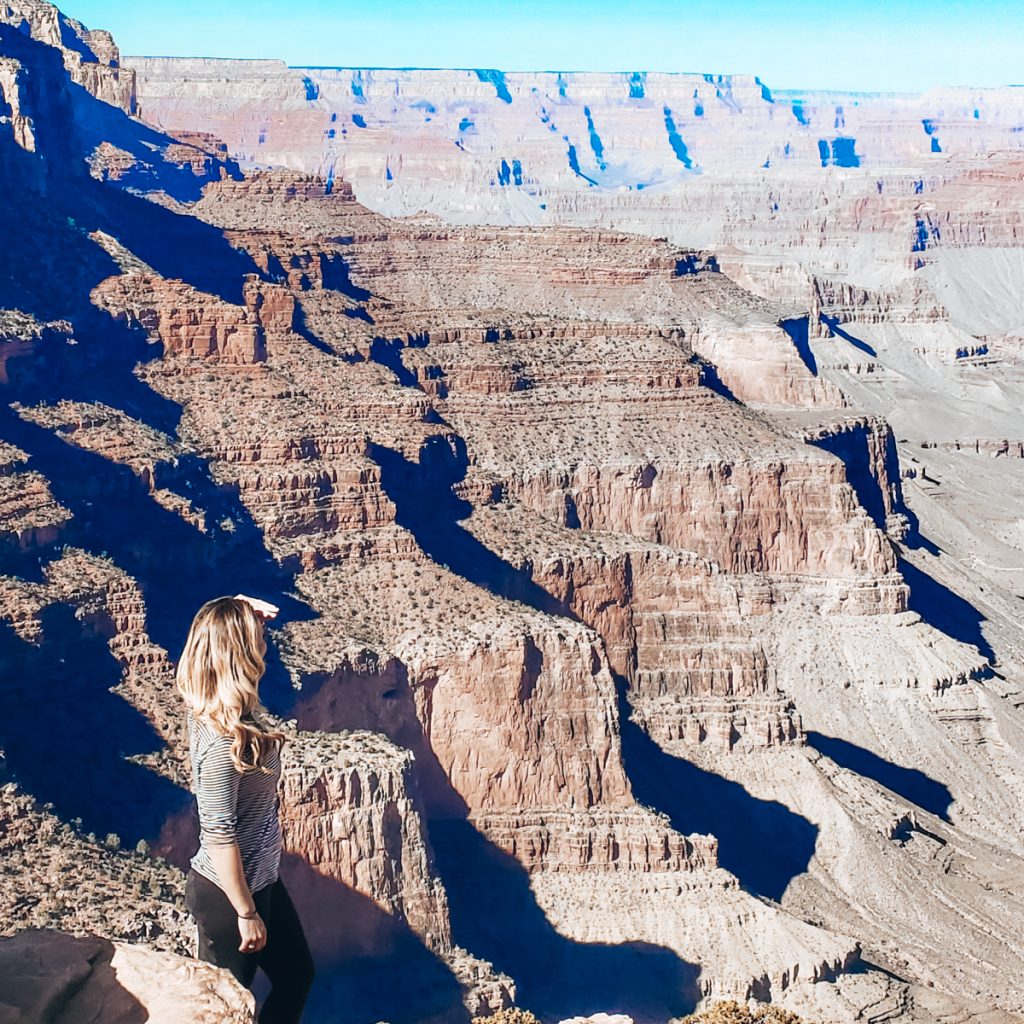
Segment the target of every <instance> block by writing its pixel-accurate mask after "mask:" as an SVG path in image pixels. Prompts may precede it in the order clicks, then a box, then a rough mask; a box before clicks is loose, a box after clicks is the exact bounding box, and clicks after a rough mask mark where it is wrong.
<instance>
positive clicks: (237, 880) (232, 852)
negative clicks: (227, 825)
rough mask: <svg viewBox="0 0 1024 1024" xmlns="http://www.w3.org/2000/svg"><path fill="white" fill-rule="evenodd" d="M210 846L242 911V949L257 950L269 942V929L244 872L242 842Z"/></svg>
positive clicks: (219, 875) (233, 901)
mask: <svg viewBox="0 0 1024 1024" xmlns="http://www.w3.org/2000/svg"><path fill="white" fill-rule="evenodd" d="M209 849H210V860H211V861H212V863H213V870H214V871H216V872H217V878H218V879H220V886H221V888H222V889H223V890H224V893H225V895H226V896H227V898H228V899H229V900H231V905H232V906H233V907H234V908H235V912H236V913H237V914H238V935H239V938H240V940H241V942H240V944H239V947H238V948H239V950H240V951H241V952H243V953H255V952H257V951H258V950H260V949H262V948H263V947H264V946H265V945H266V943H267V929H266V926H265V925H264V923H263V919H262V918H261V917H260V915H259V914H257V913H256V904H255V903H253V899H252V893H251V892H250V891H249V885H248V883H247V882H246V880H245V874H244V873H243V871H242V854H241V853H240V852H239V850H238V844H237V843H231V844H230V845H227V844H224V845H219V846H210V848H209Z"/></svg>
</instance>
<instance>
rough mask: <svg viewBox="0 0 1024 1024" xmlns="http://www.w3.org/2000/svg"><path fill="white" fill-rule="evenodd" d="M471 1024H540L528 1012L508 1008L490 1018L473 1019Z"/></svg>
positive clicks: (512, 1007)
mask: <svg viewBox="0 0 1024 1024" xmlns="http://www.w3.org/2000/svg"><path fill="white" fill-rule="evenodd" d="M473 1024H540V1021H539V1020H537V1018H536V1017H535V1016H534V1015H533V1014H532V1013H530V1011H529V1010H519V1009H517V1008H516V1007H514V1006H510V1007H508V1008H506V1009H504V1010H499V1011H498V1012H497V1013H495V1014H493V1015H492V1016H490V1017H474V1018H473Z"/></svg>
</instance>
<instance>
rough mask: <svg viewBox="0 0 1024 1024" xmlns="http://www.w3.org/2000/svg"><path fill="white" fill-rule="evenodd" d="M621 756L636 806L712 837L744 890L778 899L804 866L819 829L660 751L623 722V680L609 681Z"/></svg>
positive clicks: (625, 715) (722, 861) (626, 707)
mask: <svg viewBox="0 0 1024 1024" xmlns="http://www.w3.org/2000/svg"><path fill="white" fill-rule="evenodd" d="M616 689H617V692H618V700H619V722H620V728H621V730H622V759H623V762H624V763H625V766H626V773H627V774H628V775H629V779H630V782H631V783H632V784H633V792H634V793H635V794H636V798H637V800H638V801H640V803H643V804H647V805H648V806H649V807H653V808H654V809H655V810H657V811H661V812H663V813H665V814H667V815H668V816H669V819H670V820H671V823H672V827H673V828H674V829H676V831H678V832H682V833H683V834H684V835H687V834H690V833H694V832H700V833H708V832H710V833H711V834H712V835H714V836H716V837H717V838H718V862H719V864H720V865H721V866H722V867H723V868H725V869H726V871H730V872H732V874H734V875H735V876H736V877H737V878H738V879H739V880H740V884H741V885H742V886H743V887H744V888H745V889H747V890H748V891H749V892H752V893H755V894H756V895H758V896H765V897H767V898H768V899H772V900H780V899H782V896H783V894H784V893H785V891H786V887H787V886H788V885H789V883H790V882H791V881H792V880H793V879H794V878H796V876H797V875H800V874H803V873H804V872H805V871H806V870H807V865H808V864H809V863H810V860H811V857H812V856H814V848H815V846H816V844H817V840H818V827H817V825H814V824H812V823H811V822H809V821H808V820H807V819H806V818H804V817H803V816H802V815H800V814H795V813H794V812H793V811H791V810H790V809H789V808H788V807H785V806H784V805H783V804H780V803H778V801H775V800H762V799H760V798H759V797H755V796H752V795H751V794H750V793H748V792H747V790H746V789H745V788H744V787H743V786H742V785H740V784H739V783H738V782H733V781H731V780H730V779H727V778H725V777H723V776H721V775H716V774H715V773H714V772H709V771H705V770H704V769H703V768H700V767H698V766H697V765H695V764H693V762H691V761H687V760H685V759H684V758H681V757H674V756H672V755H671V754H667V753H665V751H663V750H662V749H661V747H659V746H658V744H657V743H655V742H654V740H652V739H651V738H650V736H648V735H647V733H646V732H645V731H644V730H643V729H642V728H641V727H640V726H639V725H637V724H636V723H635V722H633V721H632V720H631V719H630V708H629V703H628V696H627V683H626V681H625V680H624V679H622V678H621V677H619V678H618V679H617V680H616Z"/></svg>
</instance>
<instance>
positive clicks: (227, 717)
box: [176, 597, 284, 772]
mask: <svg viewBox="0 0 1024 1024" xmlns="http://www.w3.org/2000/svg"><path fill="white" fill-rule="evenodd" d="M266 653H267V641H266V639H265V638H264V636H263V623H262V621H261V620H260V618H259V616H258V615H257V614H256V612H255V611H254V610H253V607H252V605H250V604H249V602H248V601H241V600H239V599H238V598H236V597H218V598H215V599H214V600H212V601H207V602H206V604H204V605H203V606H202V608H200V609H199V611H197V612H196V616H195V618H194V619H193V620H192V627H191V629H189V631H188V638H187V639H186V640H185V647H184V650H183V651H182V652H181V658H180V659H179V661H178V670H177V676H176V682H177V686H178V690H179V691H180V693H181V695H182V696H183V697H184V698H185V703H186V704H188V706H189V707H190V708H191V709H192V713H193V714H194V715H195V716H196V717H197V718H202V719H205V720H206V721H208V722H210V723H211V724H212V725H213V727H214V729H216V731H217V732H219V733H220V734H221V735H222V736H232V737H234V742H233V743H232V744H231V760H232V761H233V762H234V764H235V767H236V768H237V769H238V770H239V771H240V772H246V771H252V770H254V769H256V770H259V771H263V772H270V770H271V769H270V768H268V767H267V763H266V762H267V758H268V756H269V755H270V753H271V752H272V750H274V749H275V748H276V749H278V750H280V748H281V746H283V744H284V733H282V732H278V731H277V730H274V729H270V728H269V727H267V726H266V725H265V723H263V722H262V721H260V720H258V719H257V717H256V713H257V712H262V711H263V710H264V708H263V706H262V704H261V703H260V697H259V682H260V679H261V678H262V676H263V672H264V670H265V668H266V664H265V662H264V656H265V655H266ZM246 715H248V716H250V718H251V721H248V722H246V721H243V720H242V719H243V716H246Z"/></svg>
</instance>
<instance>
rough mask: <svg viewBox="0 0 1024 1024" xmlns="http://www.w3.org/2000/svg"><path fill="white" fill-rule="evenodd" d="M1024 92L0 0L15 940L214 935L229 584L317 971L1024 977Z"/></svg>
mask: <svg viewBox="0 0 1024 1024" xmlns="http://www.w3.org/2000/svg"><path fill="white" fill-rule="evenodd" d="M1021 124H1024V90H1021V89H1019V88H1018V89H1014V88H1010V87H1007V88H1006V89H999V90H965V89H959V90H958V89H949V90H939V91H933V92H932V93H927V94H924V95H923V96H902V95H899V96H897V95H884V96H856V95H851V96H839V95H833V94H815V93H807V94H795V93H773V92H772V91H771V90H770V89H769V87H768V86H766V85H765V84H764V83H762V82H760V81H759V80H758V79H756V78H742V77H732V78H729V77H725V76H716V75H655V74H646V75H645V74H643V73H640V72H636V73H626V74H622V75H610V74H582V73H576V74H570V73H565V74H556V73H550V74H535V75H527V74H502V73H501V72H497V71H491V70H478V71H417V70H406V71H389V70H384V69H344V68H338V69H322V68H317V69H312V68H289V67H287V66H285V65H283V64H279V63H277V62H273V61H216V60H206V59H202V60H200V59H194V58H156V57H122V56H121V55H120V53H119V52H118V50H117V47H116V46H115V44H114V41H113V40H112V38H111V37H110V36H109V34H107V33H104V32H99V31H95V30H88V29H86V28H85V27H84V26H82V25H81V24H80V23H78V22H76V21H74V20H73V19H72V18H70V17H68V16H66V15H64V14H63V13H61V12H60V11H58V10H57V8H55V7H53V6H52V5H51V4H49V3H46V2H44V0H6V2H5V3H3V4H0V181H3V182H4V184H5V186H6V189H7V192H8V194H10V195H15V196H17V197H18V201H17V202H8V203H5V204H4V205H3V207H2V208H0V231H2V237H3V238H4V240H5V242H6V244H5V246H4V252H3V255H2V257H0V389H2V390H3V392H4V397H3V402H2V403H0V438H2V441H0V541H2V545H0V563H2V564H0V665H2V669H3V671H2V677H0V680H2V681H0V693H2V696H3V708H4V711H5V715H4V721H3V722H2V723H0V750H2V752H3V758H2V759H0V782H3V783H4V785H3V788H2V789H0V848H2V849H3V850H4V851H5V853H7V854H10V857H9V858H8V860H7V862H6V864H9V865H11V867H7V866H6V864H5V869H4V874H3V877H2V885H0V905H3V906H4V907H5V910H7V911H8V912H7V913H5V915H4V918H3V925H4V927H3V933H4V934H5V935H8V936H11V937H10V938H8V939H4V940H0V942H6V943H11V942H19V941H21V942H29V943H36V942H38V943H40V945H39V947H38V948H40V949H44V948H49V949H52V953H46V954H45V956H46V957H50V956H52V957H53V958H54V961H55V962H57V961H58V960H59V959H60V958H61V957H66V958H70V959H72V960H74V962H75V963H76V964H78V967H76V968H75V969H76V970H80V971H85V970H86V968H83V967H82V966H81V961H82V960H83V958H84V960H86V961H87V962H88V963H90V964H93V963H95V964H98V965H99V966H97V967H95V968H94V970H93V973H94V974H97V976H99V974H102V975H103V977H106V976H107V973H109V972H107V969H106V967H104V966H103V965H104V964H106V963H107V961H105V960H103V957H108V956H110V957H114V959H117V958H120V959H119V960H118V962H119V963H132V962H133V961H131V957H132V956H133V955H137V956H139V957H142V959H140V960H139V961H138V963H139V964H140V965H141V966H139V967H137V968H133V967H130V966H126V967H125V968H124V971H123V973H124V975H125V977H126V978H127V977H135V975H132V974H131V972H132V970H135V971H136V973H137V974H138V976H139V977H142V978H145V977H149V976H150V975H149V974H147V972H154V971H155V969H154V968H153V966H152V965H153V964H154V963H156V962H157V961H155V960H152V959H149V960H146V957H150V958H152V957H166V958H167V960H166V963H167V964H172V963H173V964H179V961H177V960H174V959H172V958H175V957H179V956H181V955H182V954H188V953H189V952H191V937H190V934H189V922H188V918H187V914H186V913H185V911H184V906H183V898H182V892H183V878H184V876H183V873H182V869H183V868H185V867H187V861H188V858H189V856H190V855H191V853H192V851H193V849H194V845H193V844H194V843H195V839H196V827H197V825H196V821H195V817H194V810H193V803H192V800H191V797H190V794H189V789H188V779H189V774H188V759H187V742H186V741H185V736H184V723H183V717H182V714H181V706H180V701H179V698H178V697H177V695H176V692H175V690H174V684H173V661H174V658H175V657H176V655H177V653H178V652H179V651H180V649H181V645H182V643H183V640H184V637H185V635H186V632H187V629H188V625H189V622H190V620H191V616H192V614H193V613H194V611H195V609H196V608H197V607H198V605H199V604H200V603H201V602H202V601H204V600H206V599H207V598H210V597H214V596H217V595H219V594H221V593H237V592H246V593H252V594H256V595H259V596H261V597H264V598H266V599H268V600H271V601H273V602H274V603H276V604H278V605H280V607H281V614H280V616H279V618H278V620H277V621H276V622H275V623H274V624H273V625H272V626H271V627H270V629H269V631H268V644H269V655H268V670H267V674H266V676H265V679H264V682H263V684H262V689H261V693H262V696H263V700H264V702H265V703H266V705H267V707H268V709H269V711H270V712H271V713H272V715H273V717H274V718H275V720H276V721H277V722H278V723H279V724H280V725H281V727H282V728H283V729H285V731H286V732H287V734H288V743H287V745H286V748H285V767H284V773H283V779H282V788H281V800H282V821H283V830H284V836H285V845H286V857H285V862H284V866H283V874H284V877H285V879H286V881H287V882H288V884H289V888H290V890H291V891H292V893H293V895H294V897H295V900H296V903H297V905H298V907H299V911H300V916H301V917H302V919H303V921H304V923H305V925H306V929H307V933H308V934H309V936H310V940H311V943H312V945H313V947H314V952H315V956H316V960H317V965H318V977H317V982H316V986H315V988H314V991H313V994H312V996H311V1004H310V1008H309V1011H308V1012H307V1019H309V1020H312V1021H317V1022H324V1024H326V1022H332V1021H336V1020H345V1021H351V1022H358V1024H363V1022H366V1024H376V1022H378V1021H382V1020H385V1021H389V1022H391V1024H441V1022H463V1024H468V1022H469V1021H470V1019H471V1018H473V1017H474V1016H487V1015H490V1014H493V1013H495V1012H497V1011H499V1010H501V1009H504V1008H508V1007H512V1006H520V1007H524V1008H526V1009H529V1010H531V1011H532V1012H533V1013H535V1014H536V1015H537V1017H538V1018H539V1019H540V1020H542V1021H543V1022H544V1024H555V1022H558V1021H561V1020H563V1019H566V1018H572V1017H574V1016H577V1015H579V1014H594V1013H599V1012H607V1013H621V1014H626V1015H628V1016H629V1017H630V1018H631V1019H632V1020H634V1021H635V1022H636V1024H655V1022H657V1024H665V1022H666V1021H667V1020H668V1019H669V1018H671V1017H674V1016H680V1015H683V1014H687V1013H690V1012H692V1011H694V1010H695V1009H703V1008H705V1007H707V1006H709V1005H711V1004H713V1003H714V1002H715V1001H716V1000H720V999H737V1000H740V1001H743V1002H745V1001H747V1000H757V1001H760V1002H770V1003H773V1004H778V1005H779V1006H780V1007H783V1008H785V1009H788V1010H792V1011H795V1012H798V1013H800V1014H801V1015H803V1016H806V1017H807V1018H809V1019H813V1020H815V1021H822V1022H825V1021H829V1022H833V1021H834V1022H847V1021H851V1022H852V1021H854V1020H871V1021H883V1020H893V1021H903V1022H908V1024H909V1022H921V1024H924V1022H931V1021H939V1020H942V1021H972V1022H974V1021H977V1022H978V1024H982V1022H984V1024H1012V1022H1013V1021H1019V1020H1020V1019H1022V1017H1024V984H1022V981H1021V976H1020V970H1019V965H1020V962H1021V959H1022V957H1024V940H1022V936H1021V933H1020V925H1019V922H1020V919H1021V912H1022V910H1024V842H1022V836H1024V777H1022V776H1024V772H1022V769H1021V764H1022V761H1021V755H1022V753H1024V628H1022V625H1021V603H1020V602H1021V600H1022V596H1021V595H1022V594H1024V559H1022V551H1024V519H1022V518H1021V512H1020V508H1021V499H1022V498H1024V477H1022V469H1024V462H1022V461H1021V458H1020V446H1021V440H1020V439H1021V438H1022V437H1024V415H1022V412H1021V410H1022V409H1024V344H1022V337H1024V335H1022V330H1024V322H1022V319H1021V313H1020V310H1021V303H1020V300H1021V294H1022V293H1021V284H1020V282H1021V276H1020V271H1021V269H1022V268H1024V261H1022V253H1024V242H1022V239H1021V237H1020V236H1021V231H1022V219H1021V218H1022V214H1024V185H1022V181H1024V178H1022V173H1021V172H1022V170H1024V151H1022V145H1024V141H1022V140H1024V135H1021V134H1020V125H1021ZM40 734H42V735H44V736H45V737H46V750H45V755H46V756H43V755H44V752H43V751H42V750H41V749H40V743H39V736H40ZM83 766H88V770H87V771H84V770H83ZM71 865H74V866H75V868H76V869H77V876H78V877H76V879H75V880H74V881H75V883H76V885H77V886H78V888H79V892H80V893H87V894H88V895H89V898H88V900H86V901H84V902H85V905H82V901H81V900H79V901H77V902H76V900H75V898H74V896H75V893H74V891H73V890H72V888H71V886H70V885H69V884H66V883H69V882H70V881H71V879H69V878H68V877H67V874H68V872H69V871H70V870H71ZM112 908H116V911H117V912H116V913H114V912H113V909H112ZM35 928H49V929H63V930H64V931H65V932H68V933H72V935H73V936H78V938H76V939H72V938H71V937H69V936H64V937H63V938H62V937H59V936H58V937H57V938H54V937H53V936H50V937H49V938H48V939H46V940H45V941H46V942H50V943H51V944H52V945H51V946H50V947H46V946H44V945H43V943H44V939H41V938H38V933H35V932H29V931H26V929H35ZM22 933H23V934H22ZM19 936H21V937H19ZM24 936H28V938H25V937H24ZM33 936H35V937H33ZM90 936H91V937H90ZM68 943H72V944H71V945H68ZM74 943H78V945H74ZM96 943H99V944H100V945H101V946H102V944H103V943H113V946H112V947H110V948H107V947H103V950H105V951H104V952H100V946H97V945H95V944H96ZM90 944H92V945H90ZM141 946H145V947H147V948H146V949H144V950H142V949H139V947H141ZM7 948H8V949H9V950H10V949H12V948H15V949H16V948H17V947H10V946H8V947H7ZM33 948H34V947H33ZM117 951H120V952H117ZM4 955H5V954H4V953H3V946H2V945H0V970H2V963H3V960H2V958H3V956H4ZM7 955H8V956H10V957H16V956H17V955H20V954H17V953H16V952H15V953H9V954H7ZM32 955H37V954H32ZM97 958H99V959H97ZM8 962H11V961H10V960H9V961H8ZM109 962H110V963H114V960H113V959H112V960H110V961H109ZM175 970H177V967H176V968H175ZM117 973H118V978H119V979H120V978H121V972H120V971H119V972H117ZM171 973H173V972H171ZM122 983H123V984H124V982H122ZM97 984H100V982H97ZM103 984H106V982H103ZM148 984H152V983H151V982H150V983H148ZM126 987H127V988H128V990H129V991H130V992H132V993H136V994H137V993H138V991H139V988H138V986H136V987H135V988H132V987H131V986H130V985H128V986H126ZM218 991H220V990H219V989H218ZM118 998H119V997H118ZM174 998H193V997H188V996H180V995H178V994H175V995H174ZM211 998H212V997H211ZM218 998H222V999H223V1000H224V1006H225V1007H228V1006H230V1009H223V1010H221V1011H218V1012H221V1013H229V1012H230V1013H233V1014H236V1015H237V1019H239V1020H245V1019H248V1018H247V1017H246V1014H247V1013H250V1012H251V1008H248V1007H247V1005H246V1004H245V1001H244V996H242V995H241V994H240V993H238V992H234V991H231V990H230V989H229V988H225V989H223V991H222V992H221V995H220V996H218ZM239 1000H241V1001H239ZM203 1012H206V1011H203ZM154 1019H156V1018H154ZM196 1019H202V1018H201V1017H200V1015H199V1012H198V1011H197V1013H196ZM219 1019H228V1018H227V1017H221V1018H219Z"/></svg>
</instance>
